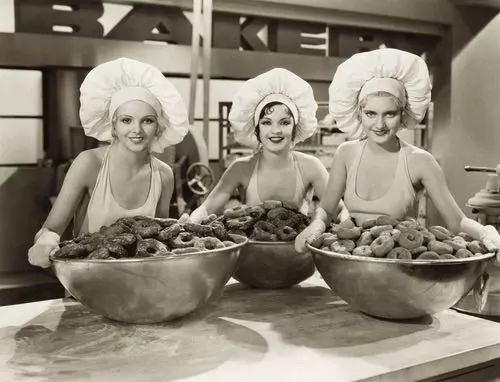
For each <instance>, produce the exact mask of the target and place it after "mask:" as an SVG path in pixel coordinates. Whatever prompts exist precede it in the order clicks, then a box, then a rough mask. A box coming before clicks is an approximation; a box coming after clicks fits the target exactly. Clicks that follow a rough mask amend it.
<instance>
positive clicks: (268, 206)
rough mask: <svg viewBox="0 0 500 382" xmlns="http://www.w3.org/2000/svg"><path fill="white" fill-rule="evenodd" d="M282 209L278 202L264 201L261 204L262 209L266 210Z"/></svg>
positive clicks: (281, 204)
mask: <svg viewBox="0 0 500 382" xmlns="http://www.w3.org/2000/svg"><path fill="white" fill-rule="evenodd" d="M278 207H283V203H281V202H280V201H279V200H266V201H264V203H262V208H264V209H266V210H272V209H274V208H278Z"/></svg>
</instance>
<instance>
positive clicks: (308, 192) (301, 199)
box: [245, 153, 314, 215]
mask: <svg viewBox="0 0 500 382" xmlns="http://www.w3.org/2000/svg"><path fill="white" fill-rule="evenodd" d="M292 158H293V164H294V168H295V174H296V179H297V181H296V183H295V193H294V195H293V199H292V200H290V202H292V203H293V204H295V205H296V206H300V212H301V213H303V214H304V215H307V213H308V210H309V202H310V201H311V200H312V194H313V192H314V191H313V189H312V188H311V189H306V187H305V185H304V180H303V178H302V171H301V170H300V166H299V164H298V161H297V158H296V157H295V155H293V153H292ZM259 162H260V156H258V157H257V160H256V162H255V167H254V169H253V172H252V176H251V177H250V180H249V181H248V186H247V189H246V200H245V203H246V204H247V205H249V206H257V205H259V204H261V203H262V202H263V200H261V199H260V195H259V189H258V179H257V177H258V170H259Z"/></svg>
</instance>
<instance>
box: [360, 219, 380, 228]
mask: <svg viewBox="0 0 500 382" xmlns="http://www.w3.org/2000/svg"><path fill="white" fill-rule="evenodd" d="M376 225H378V224H377V218H370V219H366V220H365V221H364V222H363V223H361V228H363V229H370V228H372V227H375V226H376Z"/></svg>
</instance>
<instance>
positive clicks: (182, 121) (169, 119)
mask: <svg viewBox="0 0 500 382" xmlns="http://www.w3.org/2000/svg"><path fill="white" fill-rule="evenodd" d="M133 100H140V101H144V102H146V103H147V104H149V105H151V107H152V108H153V109H154V110H155V111H156V115H157V117H158V122H159V126H160V132H161V134H159V135H158V136H157V137H156V138H155V140H154V141H153V144H152V146H151V151H154V152H159V153H161V152H163V150H164V149H165V147H167V146H171V145H175V144H177V143H179V142H180V141H182V139H183V138H184V137H185V135H186V134H187V133H188V130H189V122H188V115H187V110H186V106H185V104H184V101H183V100H182V97H181V95H180V94H179V92H178V91H177V89H176V88H175V87H174V85H172V83H171V82H170V81H169V80H167V79H166V78H165V76H164V75H163V74H162V73H161V72H160V71H159V70H158V69H157V68H155V67H154V66H152V65H149V64H145V63H142V62H139V61H135V60H131V59H129V58H123V57H122V58H119V59H117V60H113V61H109V62H106V63H104V64H101V65H99V66H97V67H95V68H94V69H92V70H91V71H90V72H89V74H88V75H87V77H85V80H84V81H83V83H82V85H81V87H80V120H81V123H82V126H83V128H84V129H85V134H86V135H88V136H89V137H93V138H96V139H98V140H100V141H111V139H112V135H111V130H112V125H111V121H112V118H113V114H114V113H115V111H116V109H117V108H118V107H119V106H120V105H122V104H124V103H125V102H128V101H133Z"/></svg>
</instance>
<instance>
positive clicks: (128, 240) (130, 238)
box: [107, 233, 137, 247]
mask: <svg viewBox="0 0 500 382" xmlns="http://www.w3.org/2000/svg"><path fill="white" fill-rule="evenodd" d="M107 239H108V240H109V241H110V242H112V243H116V244H120V245H121V246H123V247H128V246H130V245H133V244H135V242H136V241H137V237H136V236H135V235H134V234H133V233H120V234H118V235H115V236H113V237H109V238H107Z"/></svg>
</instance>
